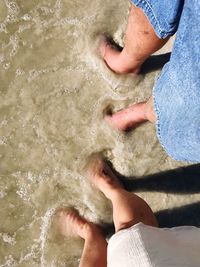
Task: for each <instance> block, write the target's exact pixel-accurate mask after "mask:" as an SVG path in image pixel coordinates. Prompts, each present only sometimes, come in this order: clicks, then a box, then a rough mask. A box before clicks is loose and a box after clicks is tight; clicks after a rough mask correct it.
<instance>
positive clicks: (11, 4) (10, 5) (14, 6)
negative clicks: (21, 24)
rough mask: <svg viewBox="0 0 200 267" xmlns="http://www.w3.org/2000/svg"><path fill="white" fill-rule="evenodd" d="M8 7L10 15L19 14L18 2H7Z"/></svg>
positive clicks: (10, 0)
mask: <svg viewBox="0 0 200 267" xmlns="http://www.w3.org/2000/svg"><path fill="white" fill-rule="evenodd" d="M5 3H6V6H7V8H8V12H10V13H19V7H18V5H17V3H16V1H13V0H5Z"/></svg>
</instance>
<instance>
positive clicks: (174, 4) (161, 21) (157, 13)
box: [132, 0, 184, 38]
mask: <svg viewBox="0 0 200 267" xmlns="http://www.w3.org/2000/svg"><path fill="white" fill-rule="evenodd" d="M132 2H133V4H134V5H136V6H137V7H139V8H141V9H142V10H143V12H144V13H145V15H146V16H147V17H148V19H149V21H150V23H151V24H152V26H153V28H154V30H155V32H156V34H157V36H158V37H159V38H166V37H168V36H171V35H173V34H174V33H175V32H176V30H177V27H178V24H179V19H180V15H181V12H182V8H183V4H184V0H167V1H163V0H132Z"/></svg>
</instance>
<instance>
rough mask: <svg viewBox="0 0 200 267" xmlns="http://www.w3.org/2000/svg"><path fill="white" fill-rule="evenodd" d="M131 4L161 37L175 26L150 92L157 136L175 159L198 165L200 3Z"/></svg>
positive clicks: (191, 0) (155, 0)
mask: <svg viewBox="0 0 200 267" xmlns="http://www.w3.org/2000/svg"><path fill="white" fill-rule="evenodd" d="M133 2H134V3H135V4H136V5H137V6H139V7H140V8H142V10H143V11H144V12H145V14H146V16H147V17H148V19H149V20H150V22H151V23H152V25H153V27H154V29H155V31H156V32H157V34H158V35H159V36H160V37H163V36H166V35H167V33H170V34H171V33H172V32H174V31H175V30H176V28H177V26H178V30H177V35H176V39H175V43H174V47H173V50H172V54H171V58H170V61H169V63H167V64H166V65H165V66H164V68H163V70H162V72H161V75H160V77H159V79H158V80H157V82H156V84H155V87H154V89H153V97H154V109H155V111H156V114H157V135H158V138H159V140H160V143H161V144H162V146H163V147H164V149H165V150H166V152H167V153H168V154H169V155H170V156H171V157H173V158H174V159H176V160H180V161H189V162H200V1H199V0H185V1H181V0H180V1H177V0H171V1H162V0H152V1H151V0H147V1H145V0H141V1H133ZM158 7H159V8H158ZM177 8H178V9H179V8H180V10H178V9H177ZM173 9H174V10H173ZM170 12H171V14H170ZM164 13H165V14H164ZM180 14H181V16H180ZM158 22H159V26H158ZM172 22H173V23H172ZM177 23H178V24H179V25H178V24H177ZM165 24H166V25H167V26H166V27H165ZM161 26H162V29H161V31H159V29H160V27H161ZM161 33H162V34H161Z"/></svg>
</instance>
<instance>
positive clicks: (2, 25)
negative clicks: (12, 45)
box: [0, 23, 8, 33]
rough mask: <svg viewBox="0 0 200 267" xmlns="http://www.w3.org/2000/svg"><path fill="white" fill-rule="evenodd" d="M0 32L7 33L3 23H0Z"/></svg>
mask: <svg viewBox="0 0 200 267" xmlns="http://www.w3.org/2000/svg"><path fill="white" fill-rule="evenodd" d="M0 32H5V33H8V31H7V28H6V24H5V23H0Z"/></svg>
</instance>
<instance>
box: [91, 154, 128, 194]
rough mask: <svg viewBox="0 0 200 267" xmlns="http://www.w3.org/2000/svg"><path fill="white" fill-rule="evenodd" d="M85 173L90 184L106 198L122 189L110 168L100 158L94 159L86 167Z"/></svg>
mask: <svg viewBox="0 0 200 267" xmlns="http://www.w3.org/2000/svg"><path fill="white" fill-rule="evenodd" d="M87 173H88V175H89V177H90V180H91V182H92V183H93V184H94V185H95V186H96V187H97V188H98V189H99V190H100V191H102V192H103V193H104V195H105V196H106V197H107V198H110V195H111V194H112V193H113V191H115V190H116V189H117V190H120V189H122V188H123V186H122V184H121V182H120V181H119V179H118V178H117V177H116V175H115V174H114V173H113V171H112V170H111V168H110V167H109V166H108V164H106V162H105V161H103V160H102V159H101V158H100V157H94V158H93V160H92V161H91V162H90V164H89V166H88V170H87Z"/></svg>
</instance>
